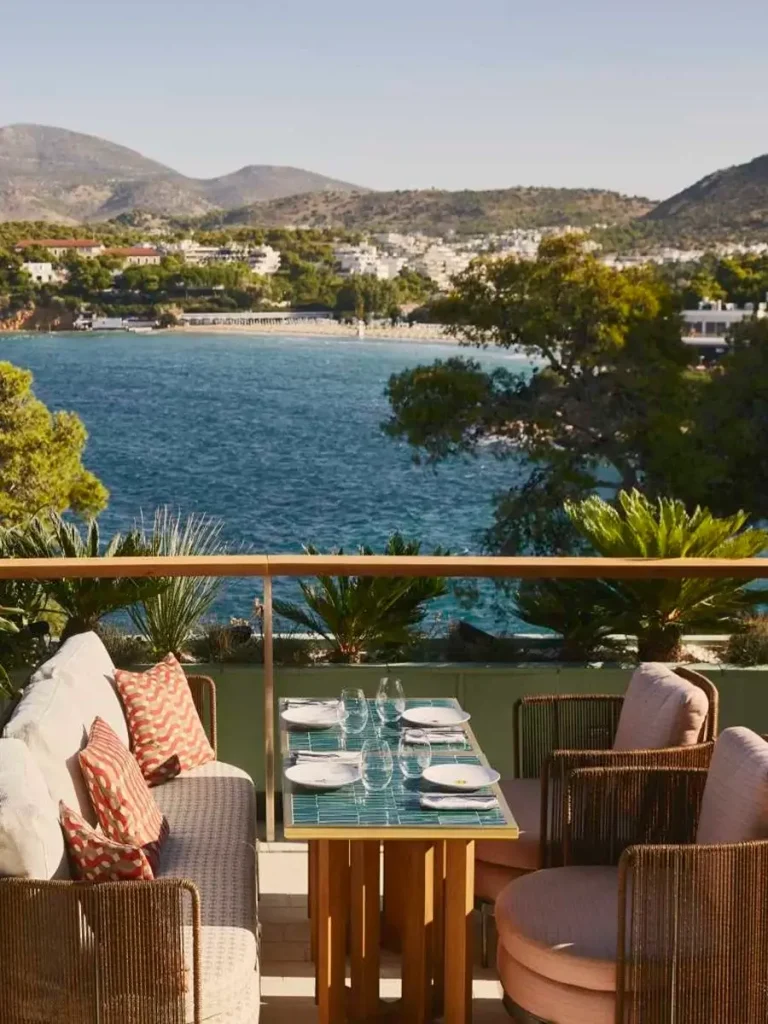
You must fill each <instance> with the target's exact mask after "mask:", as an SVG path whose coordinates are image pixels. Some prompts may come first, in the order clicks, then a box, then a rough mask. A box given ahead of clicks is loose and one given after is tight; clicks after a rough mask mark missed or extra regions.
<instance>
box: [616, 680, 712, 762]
mask: <svg viewBox="0 0 768 1024" xmlns="http://www.w3.org/2000/svg"><path fill="white" fill-rule="evenodd" d="M708 711H709V701H708V700H707V695H706V694H705V693H704V691H703V690H701V689H699V687H698V686H695V685H694V684H693V683H689V682H688V680H687V679H682V678H681V677H680V676H679V675H677V674H676V673H675V672H673V671H672V669H671V668H667V666H666V665H662V664H659V663H657V662H647V663H646V664H644V665H641V666H640V667H639V668H638V669H636V670H635V672H634V674H633V676H632V679H631V680H630V683H629V686H628V687H627V693H626V696H625V698H624V705H623V707H622V709H621V716H620V717H619V726H618V728H617V730H616V738H615V739H614V741H613V749H614V750H660V749H662V748H663V747H688V746H691V745H692V744H693V743H696V742H697V741H698V738H699V734H700V732H701V728H702V726H703V725H704V719H705V718H706V717H707V712H708Z"/></svg>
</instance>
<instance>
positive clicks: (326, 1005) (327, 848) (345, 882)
mask: <svg viewBox="0 0 768 1024" xmlns="http://www.w3.org/2000/svg"><path fill="white" fill-rule="evenodd" d="M317 882H318V886H317V1016H318V1021H319V1024H344V1021H345V1020H346V1019H347V1011H346V987H345V984H344V975H345V973H346V971H345V968H346V960H347V957H346V952H347V916H348V913H349V843H348V842H345V841H344V840H340V839H319V840H318V842H317Z"/></svg>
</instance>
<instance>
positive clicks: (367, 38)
mask: <svg viewBox="0 0 768 1024" xmlns="http://www.w3.org/2000/svg"><path fill="white" fill-rule="evenodd" d="M766 39H768V4H766V3H765V0H731V2H730V3H728V4H723V3H722V2H721V0H720V2H717V3H715V2H713V0H666V2H662V0H642V2H631V0H612V2H607V0H581V2H579V3H575V2H574V0H526V2H518V0H475V2H472V0H386V2H376V0H357V2H351V0H322V2H318V0H283V2H282V3H279V2H278V3H276V2H274V0H273V2H269V3H265V2H263V0H208V2H200V0H186V2H180V0H131V2H130V3H118V2H117V0H98V2H97V0H66V2H62V0H36V2H35V3H22V2H20V0H0V41H2V61H0V125H2V124H13V123H24V122H26V123H30V122H34V123H38V124H50V125H56V126H59V127H62V128H70V129H72V130H75V131H81V132H87V133H89V134H93V135H99V136H102V137H104V138H108V139H110V140H112V141H114V142H119V143H121V144H123V145H126V146H130V147H131V148H134V149H137V150H139V151H140V152H142V153H144V154H145V155H146V156H149V157H152V158H153V159H155V160H159V161H161V162H162V163H166V164H168V165H170V166H172V167H174V168H175V169H176V170H179V171H181V172H183V173H185V174H189V175H193V176H195V177H211V176H214V175H219V174H225V173H228V172H230V171H234V170H236V169H237V168H239V167H241V166H243V165H245V164H249V163H265V164H288V165H293V166H298V167H304V168H306V169H308V170H314V171H318V172H321V173H324V174H329V175H332V176H333V177H336V178H341V179H344V180H346V181H351V182H354V183H356V184H359V185H364V186H368V187H370V188H376V189H396V188H399V189H404V188H430V187H436V188H447V189H460V188H478V189H483V188H504V187H511V186H513V185H551V186H584V187H594V188H609V189H617V190H619V191H622V192H626V193H630V194H637V195H646V196H649V197H650V198H654V199H662V198H666V197H667V196H669V195H671V194H673V193H674V192H676V191H678V190H679V189H681V188H684V187H686V186H687V185H689V184H691V183H692V182H694V181H695V180H697V179H699V178H700V177H702V176H703V175H705V174H708V173H710V172H712V171H714V170H716V169H718V168H720V167H725V166H729V165H731V164H734V163H741V162H743V161H745V160H749V159H751V158H753V157H755V156H758V155H760V154H762V153H765V152H768V104H766V102H765V97H766V96H767V95H768V60H767V59H766V56H765V47H766Z"/></svg>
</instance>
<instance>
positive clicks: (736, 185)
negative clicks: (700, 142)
mask: <svg viewBox="0 0 768 1024" xmlns="http://www.w3.org/2000/svg"><path fill="white" fill-rule="evenodd" d="M644 219H645V221H646V222H648V223H649V224H652V225H653V226H654V227H655V228H656V229H657V231H660V232H662V233H663V234H664V235H665V236H667V237H674V238H676V239H683V240H685V239H688V240H697V241H700V242H706V241H729V240H732V239H738V240H739V241H744V240H752V239H755V238H758V237H759V238H760V239H761V240H763V241H764V240H765V235H766V232H768V155H766V156H759V157H757V158H756V159H755V160H751V161H750V162H749V163H746V164H738V165H736V166H735V167H728V168H726V169H725V170H721V171H715V173H714V174H709V175H707V177H705V178H702V179H701V180H700V181H697V182H696V184H695V185H691V186H690V188H686V189H684V190H683V191H682V192H678V193H677V195H674V196H672V197H671V198H670V199H666V200H665V201H664V202H663V203H659V204H658V206H656V207H654V209H653V210H651V211H650V212H649V213H647V214H646V216H645V218H644Z"/></svg>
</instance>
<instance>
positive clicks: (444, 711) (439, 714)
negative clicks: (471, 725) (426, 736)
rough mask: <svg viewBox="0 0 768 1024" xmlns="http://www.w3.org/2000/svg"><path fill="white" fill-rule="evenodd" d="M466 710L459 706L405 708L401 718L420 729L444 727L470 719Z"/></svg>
mask: <svg viewBox="0 0 768 1024" xmlns="http://www.w3.org/2000/svg"><path fill="white" fill-rule="evenodd" d="M470 717H471V716H470V715H469V714H468V712H466V711H463V710H462V709H461V708H430V707H420V708H406V709H405V711H404V712H403V715H402V720H403V721H404V722H407V723H408V724H409V725H418V726H421V728H422V729H445V728H446V726H451V725H461V723H462V722H468V721H469V719H470Z"/></svg>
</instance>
